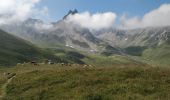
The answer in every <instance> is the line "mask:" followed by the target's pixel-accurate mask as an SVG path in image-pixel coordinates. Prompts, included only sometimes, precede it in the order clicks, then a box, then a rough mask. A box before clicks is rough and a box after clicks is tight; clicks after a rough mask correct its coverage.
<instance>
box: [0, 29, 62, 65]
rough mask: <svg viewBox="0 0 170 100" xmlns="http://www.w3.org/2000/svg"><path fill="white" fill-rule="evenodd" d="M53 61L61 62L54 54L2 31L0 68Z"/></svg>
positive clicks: (0, 38)
mask: <svg viewBox="0 0 170 100" xmlns="http://www.w3.org/2000/svg"><path fill="white" fill-rule="evenodd" d="M43 59H53V60H56V61H60V59H59V58H57V57H55V56H53V54H52V53H50V52H46V51H45V50H42V49H40V48H37V47H36V46H34V45H32V44H31V43H29V42H27V41H25V40H23V39H20V38H18V37H16V36H13V35H11V34H8V33H6V32H4V31H2V30H0V66H11V65H16V64H17V63H23V62H29V61H40V60H43Z"/></svg>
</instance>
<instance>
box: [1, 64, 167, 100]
mask: <svg viewBox="0 0 170 100" xmlns="http://www.w3.org/2000/svg"><path fill="white" fill-rule="evenodd" d="M116 66H117V65H114V64H112V66H110V67H106V66H97V67H90V66H87V67H83V66H81V65H72V66H61V65H59V64H57V65H41V66H36V67H35V66H31V65H25V66H24V67H23V66H17V67H14V68H10V69H9V68H8V69H0V74H3V73H4V72H8V73H11V75H9V77H12V75H14V73H15V74H16V76H15V77H13V78H12V81H10V82H9V83H8V84H7V86H5V87H4V84H6V82H7V79H6V76H4V75H1V76H0V86H3V87H4V88H3V89H1V91H0V94H1V93H2V94H4V95H3V98H4V99H5V100H11V99H12V100H18V99H23V100H25V99H28V100H30V99H32V100H37V99H38V100H39V99H41V100H61V99H71V100H113V99H115V100H129V99H131V100H136V99H138V100H157V99H160V100H168V99H169V96H170V95H169V92H170V88H169V82H170V81H169V77H170V69H167V68H153V67H150V66H145V67H143V66H140V65H139V66H136V65H133V64H128V66H127V64H122V65H119V66H118V67H116ZM120 66H121V67H120ZM4 92H5V93H4ZM18 94H19V95H18Z"/></svg>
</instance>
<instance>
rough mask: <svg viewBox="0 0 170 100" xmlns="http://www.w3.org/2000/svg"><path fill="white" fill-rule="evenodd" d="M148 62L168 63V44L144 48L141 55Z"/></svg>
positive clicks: (162, 64) (155, 63)
mask: <svg viewBox="0 0 170 100" xmlns="http://www.w3.org/2000/svg"><path fill="white" fill-rule="evenodd" d="M142 57H143V58H145V59H147V60H148V62H149V63H151V64H154V65H161V66H169V65H170V45H166V44H164V45H161V46H158V47H156V48H150V49H146V50H145V51H144V52H143V55H142Z"/></svg>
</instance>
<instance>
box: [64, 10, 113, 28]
mask: <svg viewBox="0 0 170 100" xmlns="http://www.w3.org/2000/svg"><path fill="white" fill-rule="evenodd" d="M115 19H116V14H115V13H112V12H106V13H96V14H90V13H89V12H83V13H77V14H74V15H69V16H68V18H67V19H66V21H67V22H70V23H73V24H76V25H80V26H82V27H84V28H89V29H93V30H99V29H103V28H110V27H113V24H114V22H115Z"/></svg>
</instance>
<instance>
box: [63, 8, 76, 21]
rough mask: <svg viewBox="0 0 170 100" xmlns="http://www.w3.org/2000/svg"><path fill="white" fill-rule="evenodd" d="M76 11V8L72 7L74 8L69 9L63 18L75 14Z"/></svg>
mask: <svg viewBox="0 0 170 100" xmlns="http://www.w3.org/2000/svg"><path fill="white" fill-rule="evenodd" d="M77 13H78V10H77V9H74V10H69V12H68V13H67V15H65V16H64V17H63V19H66V18H67V17H68V16H69V15H74V14H77Z"/></svg>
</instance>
